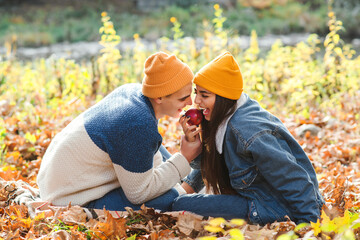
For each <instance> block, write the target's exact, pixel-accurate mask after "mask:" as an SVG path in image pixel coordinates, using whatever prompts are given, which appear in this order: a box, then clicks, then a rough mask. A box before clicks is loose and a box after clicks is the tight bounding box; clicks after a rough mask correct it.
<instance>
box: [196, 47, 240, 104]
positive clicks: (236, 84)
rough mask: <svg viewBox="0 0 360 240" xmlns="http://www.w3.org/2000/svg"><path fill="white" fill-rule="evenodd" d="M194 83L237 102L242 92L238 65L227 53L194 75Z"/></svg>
mask: <svg viewBox="0 0 360 240" xmlns="http://www.w3.org/2000/svg"><path fill="white" fill-rule="evenodd" d="M194 83H195V84H197V85H199V86H201V87H203V88H205V89H207V90H209V91H210V92H212V93H215V94H217V95H219V96H222V97H224V98H229V99H233V100H237V99H239V98H240V96H241V93H242V91H243V79H242V75H241V72H240V68H239V65H238V64H237V62H236V60H235V58H234V57H233V56H232V55H231V53H229V52H225V53H223V54H221V55H219V56H218V57H216V58H215V59H214V60H212V61H211V62H209V63H208V64H206V65H205V66H204V67H202V68H201V69H200V70H199V72H197V73H196V75H195V78H194Z"/></svg>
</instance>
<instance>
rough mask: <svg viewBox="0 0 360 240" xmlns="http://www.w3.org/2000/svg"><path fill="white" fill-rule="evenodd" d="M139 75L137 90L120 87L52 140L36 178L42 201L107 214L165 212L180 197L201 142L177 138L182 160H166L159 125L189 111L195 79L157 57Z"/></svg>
mask: <svg viewBox="0 0 360 240" xmlns="http://www.w3.org/2000/svg"><path fill="white" fill-rule="evenodd" d="M144 74H145V76H144V79H143V82H142V85H141V84H135V83H134V84H125V85H123V86H120V87H118V88H117V89H115V90H114V91H113V92H112V93H110V94H109V95H108V96H106V97H105V98H104V99H103V100H101V101H100V102H98V103H97V104H95V105H94V106H92V107H91V108H89V109H88V110H86V111H85V112H84V113H82V114H80V115H79V116H78V117H77V118H75V119H74V120H73V121H72V122H71V123H70V124H69V125H68V126H66V128H64V129H63V130H62V131H61V132H60V133H59V134H57V135H56V136H55V138H54V139H53V140H52V142H51V144H50V145H49V148H48V149H47V151H46V153H45V155H44V157H43V160H42V163H41V166H40V170H39V174H38V178H37V182H38V186H39V189H40V197H41V199H42V200H45V201H49V202H50V203H51V204H53V205H58V206H66V205H68V204H69V203H70V202H71V204H73V205H81V206H85V207H88V208H97V209H102V208H104V207H105V208H106V209H107V210H124V207H126V206H129V207H132V208H134V209H138V208H139V206H140V205H141V204H142V203H145V205H146V206H148V207H154V208H157V209H160V210H163V211H167V210H169V209H170V205H171V203H172V201H173V199H174V198H176V197H177V196H179V194H183V193H185V191H184V190H183V189H182V188H181V187H180V185H179V182H180V180H181V179H182V178H183V177H185V176H186V175H187V174H188V173H189V172H190V169H191V168H190V166H189V163H190V162H191V161H192V160H193V159H194V158H195V157H196V156H195V155H194V154H193V153H194V152H196V155H197V154H198V153H200V151H201V150H200V149H201V147H200V141H197V142H188V141H186V139H185V138H182V140H181V150H180V153H176V154H174V155H173V156H170V154H169V153H168V152H167V151H166V149H165V148H164V147H163V146H162V144H161V143H162V137H161V135H160V134H159V132H158V125H157V124H158V120H159V119H160V118H162V117H164V116H165V115H168V116H171V117H179V115H180V112H181V111H182V109H183V108H184V107H185V106H186V105H191V104H192V100H191V97H190V95H191V91H192V79H193V73H192V71H191V70H190V68H189V67H188V66H187V65H186V64H184V63H183V62H181V61H180V60H179V59H177V58H176V57H175V56H174V55H170V56H169V55H168V54H166V53H163V52H158V53H155V54H153V55H152V56H150V57H149V58H148V59H147V60H146V61H145V69H144ZM194 149H195V151H194ZM196 149H197V151H196ZM189 153H192V154H189ZM166 158H168V159H167V160H166ZM163 160H166V161H163Z"/></svg>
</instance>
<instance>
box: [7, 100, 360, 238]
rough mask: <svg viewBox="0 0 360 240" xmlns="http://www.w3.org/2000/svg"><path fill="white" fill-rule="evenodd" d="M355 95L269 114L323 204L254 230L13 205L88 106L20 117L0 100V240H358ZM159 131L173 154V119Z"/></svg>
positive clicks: (151, 214) (172, 217)
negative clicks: (314, 212) (318, 215)
mask: <svg viewBox="0 0 360 240" xmlns="http://www.w3.org/2000/svg"><path fill="white" fill-rule="evenodd" d="M359 97H360V93H358V94H357V96H356V97H354V98H347V97H346V96H344V101H343V102H342V103H341V104H340V105H339V107H334V108H331V109H330V108H329V109H328V110H322V111H319V110H318V109H311V111H310V115H309V116H308V117H307V118H304V117H303V116H302V115H288V114H285V113H282V112H281V111H280V110H279V111H278V112H276V114H277V115H278V116H279V117H280V118H281V119H282V121H283V122H284V123H285V125H286V126H287V127H288V128H289V130H290V131H291V133H292V134H293V135H294V136H295V137H296V139H297V140H298V142H299V143H300V144H301V146H302V147H303V148H304V150H305V151H306V153H307V154H308V156H309V158H310V159H311V161H312V163H313V166H314V168H315V170H316V172H317V175H318V179H319V184H320V189H321V192H322V194H323V196H324V198H325V200H326V208H324V212H323V214H322V219H321V220H319V221H318V222H317V223H311V224H300V225H298V226H297V225H296V224H295V223H294V222H292V221H291V220H290V219H289V221H287V222H282V223H273V224H268V225H266V226H256V225H251V224H248V223H247V222H246V221H243V220H240V219H233V220H231V221H225V220H224V219H219V218H217V219H203V218H202V217H201V216H198V215H194V214H191V213H187V212H185V213H184V212H182V213H179V212H175V213H159V212H157V211H155V210H154V209H151V208H146V206H143V208H142V210H139V211H133V210H132V209H127V211H124V212H108V211H106V210H105V209H104V210H102V211H100V212H99V213H98V214H96V216H95V217H94V216H93V215H92V216H90V217H89V214H86V212H85V211H84V210H83V209H82V208H81V207H79V206H71V205H69V206H67V207H62V208H59V207H58V208H56V207H53V206H48V207H47V208H46V210H42V209H43V206H36V207H34V208H33V209H29V208H28V207H27V205H26V204H18V203H17V202H16V201H15V200H16V193H18V192H17V190H19V189H21V188H25V189H30V190H31V189H35V190H36V189H37V185H36V176H37V173H38V170H39V166H40V163H41V159H42V156H43V154H44V152H45V151H46V148H47V147H48V145H49V143H50V142H51V139H52V138H53V137H54V136H55V134H56V133H57V132H59V131H60V130H61V129H62V128H63V127H64V126H66V124H68V123H69V122H70V121H71V119H73V118H74V117H75V115H76V114H77V113H79V112H81V111H82V110H84V109H86V108H87V107H88V106H84V105H83V104H82V103H81V101H78V100H77V99H73V101H70V102H66V103H63V104H62V105H59V107H58V108H56V109H51V110H50V109H47V108H43V107H41V106H33V108H32V109H31V111H30V113H29V114H26V111H25V109H19V107H18V106H15V105H11V103H10V102H9V101H6V100H3V101H1V103H0V115H1V122H2V123H1V124H2V126H3V127H4V128H3V129H2V131H1V133H0V134H1V135H0V136H1V140H2V153H1V154H2V158H1V159H2V166H1V171H0V177H1V185H0V186H1V189H0V205H1V209H0V239H125V238H130V239H159V238H199V237H205V238H220V237H221V238H224V239H228V238H233V239H296V238H303V239H360V218H359V207H360V171H359V169H360V155H359V153H360V137H359V136H360V134H359V133H360V127H359V113H360V106H359V104H358V102H357V99H359ZM274 109H275V110H274V111H276V108H274ZM159 132H160V133H161V134H162V135H163V138H164V144H165V146H166V147H167V148H168V149H169V151H170V152H176V151H177V150H178V148H179V139H180V135H181V130H180V128H179V125H178V123H177V121H176V119H170V118H164V119H161V120H160V122H159ZM26 186H29V187H26Z"/></svg>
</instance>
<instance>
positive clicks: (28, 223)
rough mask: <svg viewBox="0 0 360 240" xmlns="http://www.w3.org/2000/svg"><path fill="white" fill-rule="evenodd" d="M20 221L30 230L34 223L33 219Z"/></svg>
mask: <svg viewBox="0 0 360 240" xmlns="http://www.w3.org/2000/svg"><path fill="white" fill-rule="evenodd" d="M20 221H22V222H23V223H24V224H25V227H26V228H30V225H31V223H32V220H31V218H29V217H28V218H23V219H20Z"/></svg>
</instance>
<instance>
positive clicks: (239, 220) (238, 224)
mask: <svg viewBox="0 0 360 240" xmlns="http://www.w3.org/2000/svg"><path fill="white" fill-rule="evenodd" d="M230 223H231V224H234V225H237V226H241V225H243V224H244V223H245V220H244V219H231V221H230Z"/></svg>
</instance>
